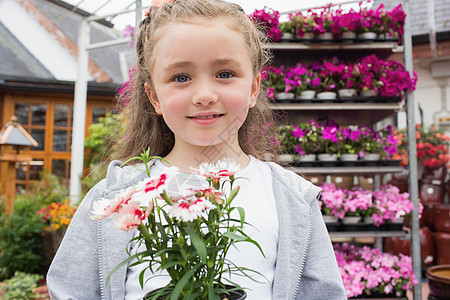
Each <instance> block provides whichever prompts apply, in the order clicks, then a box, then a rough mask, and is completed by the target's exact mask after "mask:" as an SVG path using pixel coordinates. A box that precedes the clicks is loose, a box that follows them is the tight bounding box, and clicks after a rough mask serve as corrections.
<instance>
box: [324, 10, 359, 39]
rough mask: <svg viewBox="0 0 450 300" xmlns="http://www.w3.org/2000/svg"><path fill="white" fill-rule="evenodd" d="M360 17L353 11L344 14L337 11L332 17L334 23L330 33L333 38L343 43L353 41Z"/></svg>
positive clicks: (341, 11)
mask: <svg viewBox="0 0 450 300" xmlns="http://www.w3.org/2000/svg"><path fill="white" fill-rule="evenodd" d="M360 19H361V15H360V14H359V13H358V12H356V11H355V10H354V9H351V10H350V11H348V12H344V11H343V10H342V9H338V10H336V12H335V15H334V22H333V24H332V26H331V31H332V32H333V34H334V35H335V36H337V37H338V38H340V39H343V40H345V41H353V40H355V39H356V33H357V31H358V30H359V26H361V20H360Z"/></svg>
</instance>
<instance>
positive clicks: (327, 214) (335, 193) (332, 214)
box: [318, 183, 345, 223]
mask: <svg viewBox="0 0 450 300" xmlns="http://www.w3.org/2000/svg"><path fill="white" fill-rule="evenodd" d="M320 188H321V189H322V193H321V194H320V198H319V199H318V201H319V207H320V210H321V212H322V216H323V219H324V221H325V223H337V222H338V221H339V219H342V218H343V217H344V215H345V210H344V201H345V191H344V190H343V189H340V188H336V186H335V185H334V183H322V184H321V185H320Z"/></svg>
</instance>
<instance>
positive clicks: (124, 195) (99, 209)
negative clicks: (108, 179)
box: [91, 187, 134, 220]
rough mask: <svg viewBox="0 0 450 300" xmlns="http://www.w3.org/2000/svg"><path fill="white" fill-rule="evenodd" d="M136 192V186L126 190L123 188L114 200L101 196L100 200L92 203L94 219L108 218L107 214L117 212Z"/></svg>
mask: <svg viewBox="0 0 450 300" xmlns="http://www.w3.org/2000/svg"><path fill="white" fill-rule="evenodd" d="M133 193H134V188H133V187H130V188H128V189H126V190H124V189H121V190H120V192H119V193H118V194H116V195H115V196H114V199H113V200H110V199H106V198H101V199H100V200H98V201H94V203H92V211H91V212H92V214H93V215H92V216H91V219H92V220H102V219H104V218H106V217H107V216H109V215H111V214H113V213H116V212H117V211H118V210H119V209H120V207H121V206H122V205H123V204H124V203H127V202H128V201H129V200H130V199H131V196H132V195H133Z"/></svg>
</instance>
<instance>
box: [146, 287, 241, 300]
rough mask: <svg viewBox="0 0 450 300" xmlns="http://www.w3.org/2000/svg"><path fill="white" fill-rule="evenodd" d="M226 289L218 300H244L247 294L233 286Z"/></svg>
mask: <svg viewBox="0 0 450 300" xmlns="http://www.w3.org/2000/svg"><path fill="white" fill-rule="evenodd" d="M225 287H226V289H227V290H228V293H223V294H221V295H220V299H223V300H225V299H227V300H244V299H246V298H247V293H246V292H245V291H244V290H242V289H235V287H234V286H232V285H225ZM160 289H161V288H159V289H155V290H153V291H151V292H149V293H147V294H146V295H145V296H144V300H150V299H151V297H150V296H149V295H151V294H153V293H154V292H156V291H159V290H160ZM165 299H166V296H160V297H158V300H165Z"/></svg>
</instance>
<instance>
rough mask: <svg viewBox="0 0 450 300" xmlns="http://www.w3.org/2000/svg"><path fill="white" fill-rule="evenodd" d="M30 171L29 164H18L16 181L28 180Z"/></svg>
mask: <svg viewBox="0 0 450 300" xmlns="http://www.w3.org/2000/svg"><path fill="white" fill-rule="evenodd" d="M27 171H28V163H25V162H17V163H16V180H26V179H27Z"/></svg>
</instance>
